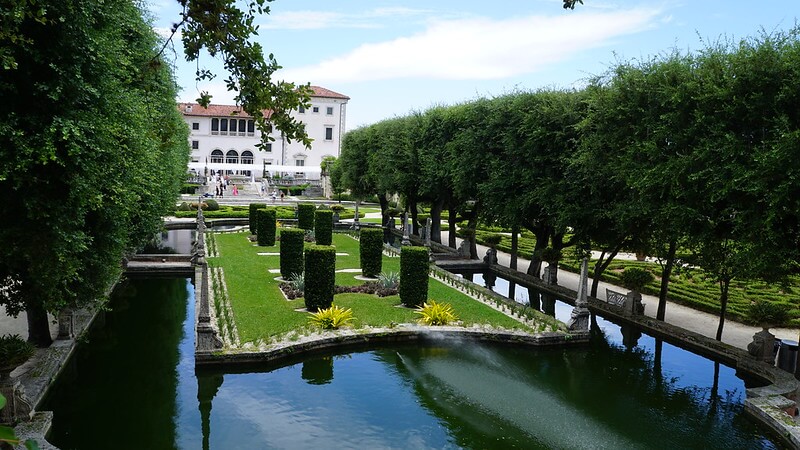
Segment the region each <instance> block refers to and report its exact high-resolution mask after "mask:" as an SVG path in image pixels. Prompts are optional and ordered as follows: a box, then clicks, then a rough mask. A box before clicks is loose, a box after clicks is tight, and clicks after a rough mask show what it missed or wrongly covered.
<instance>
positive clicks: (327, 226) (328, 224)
mask: <svg viewBox="0 0 800 450" xmlns="http://www.w3.org/2000/svg"><path fill="white" fill-rule="evenodd" d="M314 237H315V238H316V239H317V244H318V245H331V243H332V242H333V211H331V210H330V209H323V210H317V211H314Z"/></svg>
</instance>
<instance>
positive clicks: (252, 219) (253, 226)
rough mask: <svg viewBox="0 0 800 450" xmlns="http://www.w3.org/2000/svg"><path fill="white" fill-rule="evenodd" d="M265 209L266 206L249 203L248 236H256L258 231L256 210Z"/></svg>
mask: <svg viewBox="0 0 800 450" xmlns="http://www.w3.org/2000/svg"><path fill="white" fill-rule="evenodd" d="M266 207H267V205H265V204H264V203H250V215H249V218H250V234H256V232H257V230H258V225H257V224H256V221H257V220H258V218H257V217H256V210H259V209H265V208H266Z"/></svg>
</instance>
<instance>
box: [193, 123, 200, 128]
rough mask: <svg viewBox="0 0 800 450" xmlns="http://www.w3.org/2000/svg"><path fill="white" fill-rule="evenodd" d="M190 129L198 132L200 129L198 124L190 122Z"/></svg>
mask: <svg viewBox="0 0 800 450" xmlns="http://www.w3.org/2000/svg"><path fill="white" fill-rule="evenodd" d="M192 129H193V130H199V129H200V122H192Z"/></svg>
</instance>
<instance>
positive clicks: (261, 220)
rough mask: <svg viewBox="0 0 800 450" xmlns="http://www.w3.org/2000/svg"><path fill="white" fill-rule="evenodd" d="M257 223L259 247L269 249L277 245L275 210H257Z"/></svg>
mask: <svg viewBox="0 0 800 450" xmlns="http://www.w3.org/2000/svg"><path fill="white" fill-rule="evenodd" d="M256 223H257V225H258V228H257V229H256V235H258V245H261V246H267V247H271V246H273V245H275V228H276V225H275V210H274V209H272V208H268V209H259V210H256Z"/></svg>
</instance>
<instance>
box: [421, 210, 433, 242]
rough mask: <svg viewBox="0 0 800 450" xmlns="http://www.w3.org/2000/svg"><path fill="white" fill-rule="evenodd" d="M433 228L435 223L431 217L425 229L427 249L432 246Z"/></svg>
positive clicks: (427, 220)
mask: <svg viewBox="0 0 800 450" xmlns="http://www.w3.org/2000/svg"><path fill="white" fill-rule="evenodd" d="M432 226H433V221H432V220H431V218H430V217H428V218H427V219H426V220H425V228H423V230H424V233H425V236H424V239H425V247H430V246H431V227H432Z"/></svg>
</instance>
